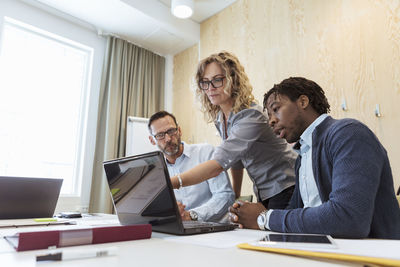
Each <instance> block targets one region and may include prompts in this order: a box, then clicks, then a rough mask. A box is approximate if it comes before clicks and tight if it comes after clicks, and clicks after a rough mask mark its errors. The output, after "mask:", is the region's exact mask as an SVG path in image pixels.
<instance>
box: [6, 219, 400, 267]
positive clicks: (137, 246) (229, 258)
mask: <svg viewBox="0 0 400 267" xmlns="http://www.w3.org/2000/svg"><path fill="white" fill-rule="evenodd" d="M78 222H80V223H78V224H79V225H89V224H92V225H95V224H97V223H98V224H103V223H104V224H105V223H107V224H108V223H110V224H113V223H117V220H116V218H115V216H110V215H109V216H105V217H100V216H99V217H97V218H85V219H82V220H80V221H79V220H78ZM88 222H89V223H88ZM79 225H78V226H74V227H79ZM46 227H47V226H46ZM53 227H55V226H53ZM64 227H66V226H64ZM37 228H38V227H29V228H27V229H26V230H29V231H31V230H36V229H37ZM41 229H43V228H41ZM46 229H50V227H47V228H46ZM13 231H17V230H15V229H7V230H5V229H1V230H0V235H2V236H4V235H8V234H10V233H11V232H13ZM19 231H21V229H19ZM213 235H214V236H213ZM262 235H263V232H262V231H256V230H240V229H237V230H235V231H233V232H230V233H227V232H226V233H214V234H202V235H197V236H192V237H177V236H172V235H167V234H161V233H155V232H153V234H152V238H151V239H145V240H135V241H125V242H115V243H106V244H97V245H85V246H75V247H66V248H62V251H66V250H85V249H92V248H107V247H117V248H118V251H117V255H116V256H108V257H102V258H88V259H79V260H70V261H59V262H51V261H47V262H36V255H41V254H46V253H49V250H33V251H25V252H16V251H15V250H14V249H13V248H11V246H10V245H8V243H7V242H6V241H5V240H4V239H3V238H1V239H2V240H0V265H1V266H7V267H8V266H10V267H11V266H12V267H19V266H21V267H28V266H36V267H37V266H43V267H45V266H46V267H47V266H71V267H72V266H73V267H79V266H84V267H91V266H93V267H102V266H133V267H136V266H140V267H143V266H190V267H192V266H201V267H208V266H229V267H232V266H242V267H247V266H359V265H357V264H350V263H344V262H337V261H326V260H325V261H323V260H316V259H307V258H300V257H293V256H286V255H279V254H273V253H264V252H256V251H249V250H243V249H239V248H237V247H236V246H235V244H233V243H232V244H231V245H230V246H227V245H226V244H227V242H228V241H229V240H230V239H232V238H233V237H235V238H236V237H237V239H236V240H233V239H235V238H233V239H232V242H238V241H239V240H242V241H247V240H246V239H251V238H256V239H257V238H258V236H262ZM214 237H215V238H216V239H219V240H218V242H215V240H214V241H213V242H211V243H212V244H210V245H207V240H213V238H214ZM239 243H241V242H239ZM218 244H220V245H219V247H220V248H216V247H217V246H218ZM396 244H399V248H400V241H399V242H398V243H396ZM392 245H393V244H391V246H392ZM398 251H400V250H398Z"/></svg>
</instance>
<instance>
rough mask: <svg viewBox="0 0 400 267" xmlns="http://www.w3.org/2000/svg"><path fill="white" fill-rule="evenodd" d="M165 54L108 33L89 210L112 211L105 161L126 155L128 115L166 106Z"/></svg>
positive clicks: (147, 112) (141, 115) (150, 111)
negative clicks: (161, 54)
mask: <svg viewBox="0 0 400 267" xmlns="http://www.w3.org/2000/svg"><path fill="white" fill-rule="evenodd" d="M164 70H165V58H164V57H161V56H159V55H156V54H154V53H152V52H150V51H148V50H146V49H143V48H140V47H137V46H135V45H134V44H131V43H129V42H127V41H124V40H121V39H118V38H116V37H108V40H107V48H106V54H105V58H104V66H103V74H102V81H101V88H100V99H99V100H100V102H99V112H98V121H97V138H96V150H95V158H94V164H93V177H92V189H91V196H90V206H89V211H90V212H104V213H109V212H111V210H112V209H111V208H112V204H111V199H110V193H109V189H108V184H107V181H106V177H105V173H104V169H103V165H102V162H103V161H104V160H108V159H114V158H119V157H123V156H125V144H126V140H125V137H126V124H127V118H128V116H136V117H146V118H147V117H149V116H151V114H153V113H154V112H156V111H159V110H161V109H163V107H164V73H165V71H164Z"/></svg>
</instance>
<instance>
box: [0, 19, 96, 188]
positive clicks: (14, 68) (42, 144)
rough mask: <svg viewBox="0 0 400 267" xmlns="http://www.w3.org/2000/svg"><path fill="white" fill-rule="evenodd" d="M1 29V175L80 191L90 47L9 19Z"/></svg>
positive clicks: (89, 73) (88, 85)
mask: <svg viewBox="0 0 400 267" xmlns="http://www.w3.org/2000/svg"><path fill="white" fill-rule="evenodd" d="M1 33H2V35H1V43H0V125H1V127H0V175H2V176H27V177H47V178H63V179H64V182H63V186H62V189H61V194H62V196H80V194H81V186H82V165H83V158H84V151H83V147H85V142H86V140H85V136H86V134H85V132H86V125H87V116H88V98H89V89H90V80H91V78H90V76H91V67H92V58H93V49H92V48H90V47H87V46H84V45H81V44H78V43H76V42H74V41H71V40H67V39H65V38H63V37H60V36H57V35H54V34H52V33H49V32H46V31H43V30H41V29H38V28H35V27H32V26H30V25H27V24H24V23H21V22H18V21H16V20H13V19H10V18H5V20H4V24H3V29H2V32H1Z"/></svg>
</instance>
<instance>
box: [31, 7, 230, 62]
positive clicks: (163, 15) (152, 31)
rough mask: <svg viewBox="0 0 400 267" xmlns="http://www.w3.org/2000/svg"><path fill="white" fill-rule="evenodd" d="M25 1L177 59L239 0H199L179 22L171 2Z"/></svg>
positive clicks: (99, 31) (102, 32) (100, 31)
mask: <svg viewBox="0 0 400 267" xmlns="http://www.w3.org/2000/svg"><path fill="white" fill-rule="evenodd" d="M23 1H25V2H28V3H29V2H31V3H34V4H35V6H37V7H39V8H45V9H46V10H47V11H48V12H54V13H55V14H56V15H59V14H60V12H62V13H61V14H67V16H66V17H67V19H68V18H71V19H72V17H73V18H75V19H79V20H81V21H84V22H86V23H88V24H90V25H91V26H92V27H93V28H95V29H96V30H97V31H98V33H101V34H105V35H106V34H113V35H116V36H119V37H121V38H123V39H126V40H128V41H131V42H133V43H135V44H137V45H139V46H141V47H144V48H147V49H149V50H151V51H153V52H156V53H158V54H161V55H168V54H169V55H174V54H176V53H178V52H180V51H182V50H184V49H186V48H188V47H191V46H193V45H194V44H196V43H197V42H198V41H199V39H200V23H201V22H202V21H204V20H206V19H207V18H209V17H211V16H213V15H215V14H216V13H218V12H220V11H221V10H223V9H224V8H226V7H228V6H229V5H231V4H232V3H233V2H235V1H236V0H195V7H194V14H193V16H192V17H191V18H190V19H178V18H175V17H174V16H173V15H172V14H171V12H170V6H171V0H23ZM64 17H65V16H64Z"/></svg>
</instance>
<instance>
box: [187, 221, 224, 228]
mask: <svg viewBox="0 0 400 267" xmlns="http://www.w3.org/2000/svg"><path fill="white" fill-rule="evenodd" d="M182 223H183V227H184V228H199V227H212V226H218V225H221V224H220V223H214V222H198V221H182Z"/></svg>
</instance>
